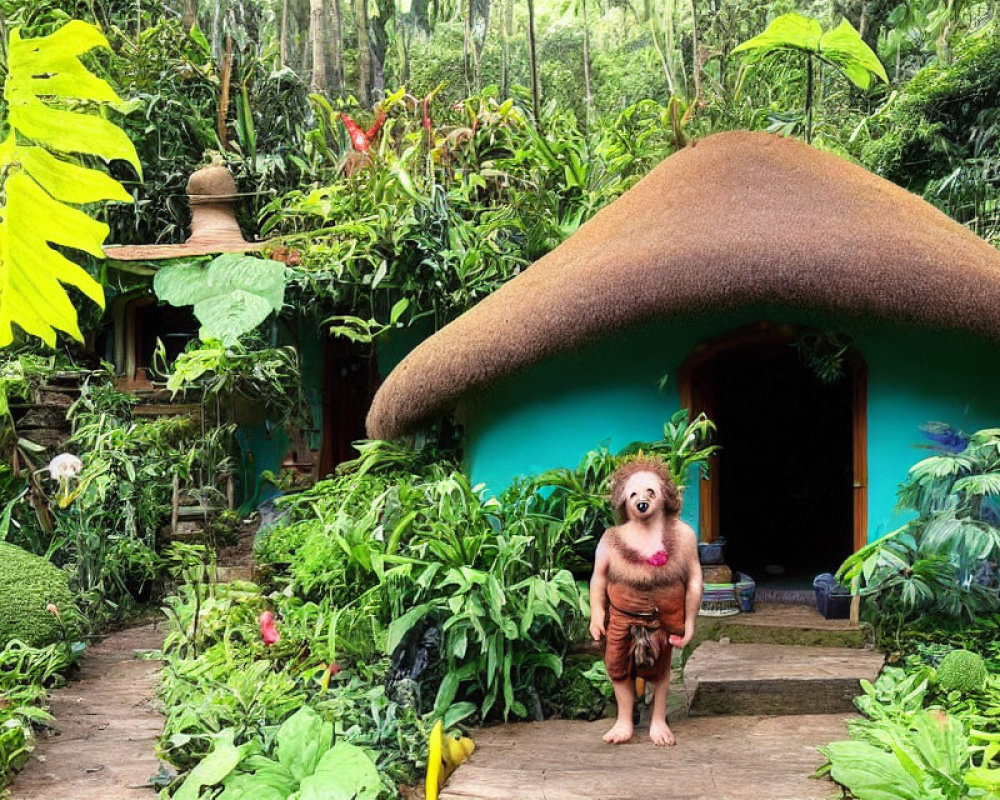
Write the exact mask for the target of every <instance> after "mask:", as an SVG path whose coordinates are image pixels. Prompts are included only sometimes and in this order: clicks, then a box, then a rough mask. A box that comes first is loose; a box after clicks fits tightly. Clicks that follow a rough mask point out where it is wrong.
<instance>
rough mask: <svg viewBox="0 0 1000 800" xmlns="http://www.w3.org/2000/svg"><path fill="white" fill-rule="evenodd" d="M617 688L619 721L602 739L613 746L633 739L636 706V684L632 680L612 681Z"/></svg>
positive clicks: (616, 699)
mask: <svg viewBox="0 0 1000 800" xmlns="http://www.w3.org/2000/svg"><path fill="white" fill-rule="evenodd" d="M611 685H612V686H614V687H615V701H616V702H617V703H618V721H617V722H615V724H614V725H613V726H612V728H611V730H609V731H608V732H607V733H606V734H604V736H603V737H602V738H603V739H604V741H606V742H610V743H611V744H623V743H624V742H627V741H628V740H629V739H631V738H632V732H633V727H632V707H633V706H634V705H635V682H634V681H630V680H624V681H611Z"/></svg>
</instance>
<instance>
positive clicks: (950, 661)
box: [937, 650, 986, 692]
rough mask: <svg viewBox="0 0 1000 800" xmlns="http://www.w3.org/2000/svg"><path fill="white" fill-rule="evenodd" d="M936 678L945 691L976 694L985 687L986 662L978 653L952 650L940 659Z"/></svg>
mask: <svg viewBox="0 0 1000 800" xmlns="http://www.w3.org/2000/svg"><path fill="white" fill-rule="evenodd" d="M937 677H938V683H939V684H940V685H941V688H942V689H944V690H945V691H949V692H950V691H954V690H957V691H959V692H978V691H981V690H982V688H983V687H984V686H985V685H986V662H985V661H983V657H982V656H981V655H979V654H978V653H971V652H969V651H968V650H952V651H951V652H950V653H948V655H946V656H945V657H944V658H943V659H941V665H940V666H939V667H938V672H937Z"/></svg>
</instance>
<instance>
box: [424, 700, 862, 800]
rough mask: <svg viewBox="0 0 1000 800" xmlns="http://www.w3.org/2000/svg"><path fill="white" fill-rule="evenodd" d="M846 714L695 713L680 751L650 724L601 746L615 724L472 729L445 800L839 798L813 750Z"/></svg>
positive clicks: (843, 732) (839, 730)
mask: <svg viewBox="0 0 1000 800" xmlns="http://www.w3.org/2000/svg"><path fill="white" fill-rule="evenodd" d="M848 716H849V715H845V714H818V715H804V716H801V715H800V716H779V717H759V716H758V717H751V716H741V717H690V718H686V719H680V720H677V721H674V720H673V719H671V728H672V729H673V731H674V734H675V735H676V736H677V745H676V746H675V747H657V746H655V745H654V744H652V743H651V742H650V741H649V739H648V736H647V728H646V727H640V728H638V729H637V732H636V736H635V737H634V738H633V739H632V741H631V742H629V743H628V744H625V745H619V746H617V747H616V746H614V745H609V744H606V743H604V742H603V741H601V734H603V733H604V732H605V731H606V730H607V729H608V728H609V727H610V725H611V720H606V719H605V720H598V721H596V722H574V721H568V720H549V721H546V722H534V723H532V722H527V723H519V724H515V725H500V726H497V727H494V728H487V729H484V730H481V731H478V732H475V733H473V734H472V735H473V738H474V739H475V741H476V752H475V753H474V754H473V755H472V758H471V759H470V760H469V761H468V763H466V764H463V765H462V766H461V767H459V769H458V770H457V771H456V772H455V774H454V775H452V777H451V780H450V781H449V783H448V785H447V786H446V787H445V789H444V791H443V793H442V794H441V798H442V800H682V799H683V800H825V798H830V797H840V796H841V793H840V791H839V789H838V787H837V786H836V784H834V783H833V782H832V781H830V780H829V779H827V778H823V779H819V780H816V779H812V778H810V777H809V776H810V775H811V774H812V773H813V772H814V771H815V770H816V768H817V767H819V766H820V765H821V764H822V763H823V757H822V756H821V755H820V754H819V753H818V752H817V751H816V746H817V745H820V744H826V743H828V742H831V741H834V740H836V739H844V738H846V736H847V728H846V725H845V721H846V719H847V718H848Z"/></svg>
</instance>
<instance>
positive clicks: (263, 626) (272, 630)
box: [260, 611, 281, 647]
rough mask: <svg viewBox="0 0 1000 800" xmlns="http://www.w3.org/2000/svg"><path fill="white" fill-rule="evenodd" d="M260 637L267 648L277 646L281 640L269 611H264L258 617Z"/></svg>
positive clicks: (272, 615)
mask: <svg viewBox="0 0 1000 800" xmlns="http://www.w3.org/2000/svg"><path fill="white" fill-rule="evenodd" d="M260 637H261V638H262V639H263V640H264V644H266V645H267V646H268V647H270V646H271V645H272V644H277V643H278V641H279V640H280V639H281V634H279V633H278V629H277V628H276V627H274V614H273V613H271V612H270V611H265V612H263V613H262V614H261V615H260Z"/></svg>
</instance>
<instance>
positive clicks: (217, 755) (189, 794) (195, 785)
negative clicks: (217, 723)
mask: <svg viewBox="0 0 1000 800" xmlns="http://www.w3.org/2000/svg"><path fill="white" fill-rule="evenodd" d="M240 757H241V753H240V749H239V748H238V747H236V745H234V744H233V729H232V728H226V729H225V730H223V731H222V732H221V733H220V734H219V736H218V738H217V739H216V740H215V747H214V748H213V750H212V752H211V753H209V754H208V755H207V756H205V758H203V759H202V760H201V761H199V762H198V763H197V764H196V765H195V768H194V769H193V770H191V772H190V774H189V775H188V776H187V778H185V779H184V783H182V784H181V788H180V789H178V790H177V794H175V795H174V800H198V798H199V797H200V796H201V790H202V788H203V787H205V786H215V785H216V784H217V783H221V782H222V781H223V780H224V779H225V778H226V776H227V775H229V773H230V772H232V771H233V770H234V769H236V765H237V764H239V763H240Z"/></svg>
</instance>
